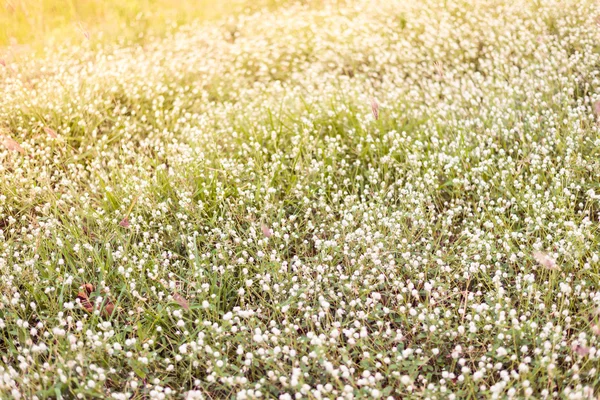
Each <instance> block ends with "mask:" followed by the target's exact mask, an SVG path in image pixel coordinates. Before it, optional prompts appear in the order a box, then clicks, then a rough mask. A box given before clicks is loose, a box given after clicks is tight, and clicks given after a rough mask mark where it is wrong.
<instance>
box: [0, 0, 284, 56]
mask: <svg viewBox="0 0 600 400" xmlns="http://www.w3.org/2000/svg"><path fill="white" fill-rule="evenodd" d="M282 2H283V1H282V0H221V1H219V0H216V1H215V0H0V5H1V8H0V47H6V46H7V45H13V46H22V45H26V46H27V47H33V48H38V47H41V46H43V45H47V44H51V43H55V42H62V41H72V40H78V39H79V38H81V37H84V36H85V35H90V36H95V38H102V39H103V40H117V39H119V38H121V37H125V38H129V39H136V38H141V37H147V36H149V35H152V34H160V33H162V32H164V31H165V30H166V29H168V28H169V27H171V26H173V25H180V24H182V23H186V22H190V21H192V20H196V19H199V20H211V19H216V18H219V17H223V16H225V15H230V14H235V13H239V12H242V11H244V10H247V9H251V10H252V9H258V8H260V7H274V6H276V5H278V4H280V3H282Z"/></svg>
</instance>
